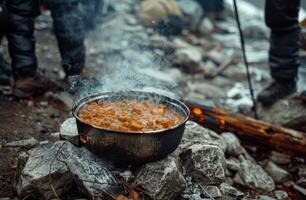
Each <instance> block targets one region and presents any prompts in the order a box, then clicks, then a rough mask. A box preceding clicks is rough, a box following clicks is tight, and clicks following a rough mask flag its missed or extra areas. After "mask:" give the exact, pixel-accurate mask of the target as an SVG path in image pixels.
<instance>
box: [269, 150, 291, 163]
mask: <svg viewBox="0 0 306 200" xmlns="http://www.w3.org/2000/svg"><path fill="white" fill-rule="evenodd" d="M269 159H270V160H271V161H273V162H274V163H275V164H279V165H286V164H289V163H290V162H291V156H290V155H288V154H284V153H280V152H278V151H272V152H271V154H270V156H269Z"/></svg>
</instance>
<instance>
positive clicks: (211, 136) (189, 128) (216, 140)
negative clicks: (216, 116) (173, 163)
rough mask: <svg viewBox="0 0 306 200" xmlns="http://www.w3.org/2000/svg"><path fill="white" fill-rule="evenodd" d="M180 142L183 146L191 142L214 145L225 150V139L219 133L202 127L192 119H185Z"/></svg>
mask: <svg viewBox="0 0 306 200" xmlns="http://www.w3.org/2000/svg"><path fill="white" fill-rule="evenodd" d="M181 144H182V145H181V146H183V147H187V146H188V145H192V144H209V145H216V146H218V147H219V148H220V149H221V150H222V151H223V152H225V150H226V148H227V146H226V141H225V140H224V139H223V138H222V137H221V136H220V135H219V134H217V133H216V132H214V131H211V130H209V129H207V128H204V127H202V126H200V125H199V124H197V123H195V122H193V121H187V123H186V129H185V132H184V136H183V139H182V143H181ZM181 146H180V147H181Z"/></svg>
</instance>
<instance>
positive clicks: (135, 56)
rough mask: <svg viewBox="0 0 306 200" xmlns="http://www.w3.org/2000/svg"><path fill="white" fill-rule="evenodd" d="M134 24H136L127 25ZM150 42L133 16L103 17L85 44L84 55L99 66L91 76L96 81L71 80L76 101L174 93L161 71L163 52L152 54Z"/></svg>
mask: <svg viewBox="0 0 306 200" xmlns="http://www.w3.org/2000/svg"><path fill="white" fill-rule="evenodd" d="M133 20H135V22H136V24H133V25H129V24H128V23H127V21H129V22H131V21H133ZM149 38H150V36H149V33H148V31H147V30H146V29H145V28H144V27H142V26H141V25H139V24H138V23H137V20H136V18H135V16H134V15H131V14H127V13H113V14H109V15H108V16H107V17H105V18H104V22H103V23H101V24H98V25H97V28H96V30H94V32H93V33H90V36H89V37H88V38H87V41H86V46H87V50H88V52H87V54H91V55H94V57H95V59H98V60H100V63H101V66H99V69H98V71H97V73H95V74H94V77H95V79H96V80H97V81H92V80H90V81H88V80H87V81H86V80H81V79H80V78H77V77H72V78H71V80H70V83H71V86H72V87H74V88H76V90H77V94H78V97H83V96H86V95H88V94H91V93H96V92H107V91H119V90H149V89H148V88H150V91H151V92H152V91H153V90H154V91H155V92H156V91H160V90H161V91H163V93H164V94H167V93H168V94H170V93H171V92H172V93H173V89H174V88H175V87H176V83H175V81H174V79H173V78H171V76H170V75H169V74H165V73H161V71H160V69H161V68H164V67H167V66H168V63H167V59H166V58H165V56H164V52H163V51H160V50H159V51H158V53H156V51H155V52H154V50H153V49H151V48H150V39H149ZM95 63H96V62H95ZM95 67H97V66H95ZM88 71H91V69H89V70H88ZM80 85H81V86H80ZM146 88H147V89H146Z"/></svg>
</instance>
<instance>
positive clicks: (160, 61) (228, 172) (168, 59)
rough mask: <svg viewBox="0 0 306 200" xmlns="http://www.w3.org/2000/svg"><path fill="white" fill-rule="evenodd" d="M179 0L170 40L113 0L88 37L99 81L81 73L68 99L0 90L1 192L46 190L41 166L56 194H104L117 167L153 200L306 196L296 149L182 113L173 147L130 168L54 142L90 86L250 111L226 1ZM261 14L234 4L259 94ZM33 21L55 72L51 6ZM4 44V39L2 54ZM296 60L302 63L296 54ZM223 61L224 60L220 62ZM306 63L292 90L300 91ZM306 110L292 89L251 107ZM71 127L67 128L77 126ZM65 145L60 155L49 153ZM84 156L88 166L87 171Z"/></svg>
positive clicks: (293, 123)
mask: <svg viewBox="0 0 306 200" xmlns="http://www.w3.org/2000/svg"><path fill="white" fill-rule="evenodd" d="M177 2H178V5H179V6H180V8H181V10H182V12H183V13H184V15H185V17H186V19H187V21H189V22H190V23H188V25H186V27H184V30H183V32H182V34H181V35H179V36H173V37H170V38H168V37H165V36H162V35H160V34H157V33H155V32H154V31H153V29H151V28H147V27H144V26H143V25H141V23H140V22H139V20H138V18H137V14H136V13H137V9H139V8H138V6H139V3H138V0H125V1H120V3H118V2H117V1H111V2H110V3H109V5H108V6H109V7H108V9H105V11H104V13H103V15H102V16H100V17H99V20H98V22H97V24H96V28H95V29H94V30H93V31H91V32H89V33H88V36H87V39H86V47H87V68H86V71H85V73H86V74H88V75H87V76H90V77H93V78H94V79H95V80H97V81H98V82H99V84H98V85H93V84H91V83H90V82H88V81H83V82H82V86H81V87H80V88H78V94H77V95H75V96H73V97H72V96H71V95H70V94H68V93H66V92H63V91H61V92H58V91H52V92H49V93H47V94H45V95H44V96H42V97H36V98H31V99H27V100H15V99H14V98H12V97H10V96H7V95H5V94H6V93H7V88H1V92H2V94H1V95H0V109H1V112H0V119H1V120H0V141H1V142H0V199H1V198H2V197H3V199H1V200H4V199H12V198H15V197H16V196H17V195H19V196H20V197H21V199H28V198H29V199H30V198H32V196H34V197H36V198H38V199H43V198H45V199H50V198H54V197H55V196H54V192H53V191H52V190H51V189H50V182H49V181H50V180H49V174H50V175H51V179H52V185H54V189H55V191H56V193H57V194H59V195H62V198H63V199H65V198H66V199H77V198H89V199H92V197H93V196H95V195H97V194H98V195H102V196H103V194H104V193H103V191H104V186H101V183H104V182H107V184H108V185H107V187H106V186H105V188H108V187H109V186H113V185H116V184H115V183H116V181H117V180H116V179H115V177H121V178H126V180H127V181H128V182H131V183H134V184H135V185H137V186H138V187H141V188H142V189H143V190H144V191H145V193H146V196H147V197H151V198H153V199H175V198H176V199H194V200H200V199H262V200H265V199H266V200H269V199H303V198H306V184H305V179H306V164H305V160H304V159H302V158H296V157H291V156H290V155H287V154H286V153H281V152H276V151H271V150H267V149H265V148H264V147H262V146H247V145H244V144H241V142H242V141H240V140H239V139H238V138H237V137H236V136H235V135H234V134H233V133H223V134H221V135H218V134H217V133H215V132H212V131H210V130H208V129H205V128H203V127H200V126H199V125H197V124H195V123H194V122H188V126H187V129H186V132H185V134H184V137H183V141H182V143H181V145H180V147H179V148H178V149H177V150H176V151H175V152H174V153H173V154H171V155H170V156H169V157H168V158H166V159H164V160H161V161H159V162H156V163H149V164H147V165H145V166H142V167H141V168H140V169H133V170H127V169H120V170H119V169H118V168H114V166H113V165H112V163H109V162H107V161H105V160H103V159H97V158H96V156H94V155H92V154H91V153H90V152H89V151H87V150H86V149H84V148H77V147H75V146H73V145H72V144H70V143H67V142H63V141H58V135H59V133H58V132H60V125H61V124H62V123H63V122H64V121H65V120H66V119H67V118H68V117H70V115H71V114H70V109H71V107H72V103H73V101H74V100H75V99H77V98H79V97H82V96H84V95H87V94H88V93H92V92H96V91H111V90H124V89H135V88H137V89H144V90H146V91H155V92H159V93H162V94H167V95H170V96H174V97H178V98H181V99H184V100H188V101H192V102H199V103H201V104H205V105H209V106H216V107H221V108H223V109H226V110H228V111H230V112H233V113H242V114H246V115H252V112H251V107H252V101H251V99H250V95H249V90H248V87H247V81H246V72H245V68H244V65H243V62H242V54H241V48H240V44H239V37H238V34H237V28H236V22H235V21H234V18H233V15H232V11H231V4H230V1H227V3H226V5H227V10H226V18H225V20H224V21H221V22H215V21H212V20H210V19H209V18H207V17H205V18H203V17H202V15H203V14H205V12H204V11H203V10H202V9H201V7H200V6H198V5H197V3H196V2H195V1H193V0H178V1H177ZM262 12H263V11H262V10H258V9H257V8H255V7H252V6H251V5H250V4H247V3H241V4H240V14H241V21H242V26H243V31H244V34H245V37H246V40H247V56H248V59H249V62H250V65H251V75H252V80H253V83H254V86H255V91H256V93H258V92H259V91H260V90H261V89H262V88H264V87H265V86H266V85H267V84H268V83H269V81H270V77H269V72H268V68H267V51H268V49H269V41H268V38H269V30H268V29H267V27H265V25H264V22H263V13H262ZM36 30H37V31H36V36H37V55H38V59H39V65H40V68H41V69H42V70H43V71H44V73H45V74H47V75H48V76H49V77H50V79H54V80H57V81H62V79H63V76H64V75H63V71H62V69H61V68H60V61H59V60H60V58H59V53H58V50H57V45H56V40H55V38H54V35H53V33H52V21H51V18H50V14H49V13H48V11H46V12H45V13H43V15H42V16H40V17H39V18H38V20H37V23H36ZM6 46H7V44H6V42H4V48H3V52H4V53H5V55H6V56H7V50H6ZM7 57H8V56H7ZM301 60H302V63H303V62H304V57H303V56H302V55H301ZM222 66H226V67H224V69H223V70H220V68H222ZM303 66H304V65H302V69H301V72H300V74H301V76H300V77H301V78H300V80H299V81H300V82H299V87H300V88H299V90H302V89H305V88H303V85H305V84H304V75H305V70H303ZM76 80H79V78H78V77H74V78H72V79H71V80H70V84H71V85H72V86H73V84H74V83H75V82H76ZM305 108H306V107H305V105H303V104H302V103H301V101H300V100H299V99H298V98H297V94H294V95H292V96H291V97H290V98H288V99H284V100H281V101H279V102H278V103H276V104H275V105H273V106H272V107H270V108H262V107H260V106H259V114H260V119H263V120H266V121H270V122H273V123H276V124H278V125H283V126H287V127H290V128H293V129H296V130H301V131H305V130H306V127H305V123H304V121H305V119H306V117H305V114H306V112H304V111H305V110H306V109H305ZM67 124H69V123H68V122H66V125H67ZM69 127H70V128H69V130H71V132H72V133H75V129H73V127H74V126H73V125H71V126H69ZM61 134H63V130H61ZM66 139H67V138H66ZM68 139H69V140H70V141H71V138H70V137H69V138H68ZM74 142H77V141H75V140H74ZM61 145H63V146H62V147H63V148H62V151H61V153H60V157H59V156H57V159H54V155H56V153H57V150H58V149H59V148H60V147H61ZM67 153H69V154H70V155H69V156H67ZM17 155H19V156H17ZM84 155H86V156H84ZM58 158H60V159H58ZM61 160H64V161H65V164H63V161H61ZM51 162H53V163H52V167H51V168H50V163H51ZM80 163H82V164H80ZM89 163H90V165H91V166H93V167H90V169H89V168H88V167H89V166H88V165H89ZM101 171H102V172H103V173H95V172H101ZM86 180H96V181H97V182H98V183H91V182H88V181H86ZM76 188H77V189H76ZM31 195H32V196H31ZM6 197H7V198H6Z"/></svg>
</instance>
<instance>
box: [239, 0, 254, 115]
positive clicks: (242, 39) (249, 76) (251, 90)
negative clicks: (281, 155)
mask: <svg viewBox="0 0 306 200" xmlns="http://www.w3.org/2000/svg"><path fill="white" fill-rule="evenodd" d="M233 2H234V12H235V18H236V22H237V26H238V30H239V36H240V44H241V49H242V55H243V60H244V65H245V68H246V73H247V79H248V85H249V90H250V94H251V98H252V101H253V107H252V110H253V112H254V117H255V119H258V113H257V106H256V100H255V97H254V89H253V84H252V79H251V74H250V69H249V63H248V60H247V57H246V51H245V44H244V36H243V33H242V30H241V24H240V19H239V13H238V8H237V2H236V0H233Z"/></svg>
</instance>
